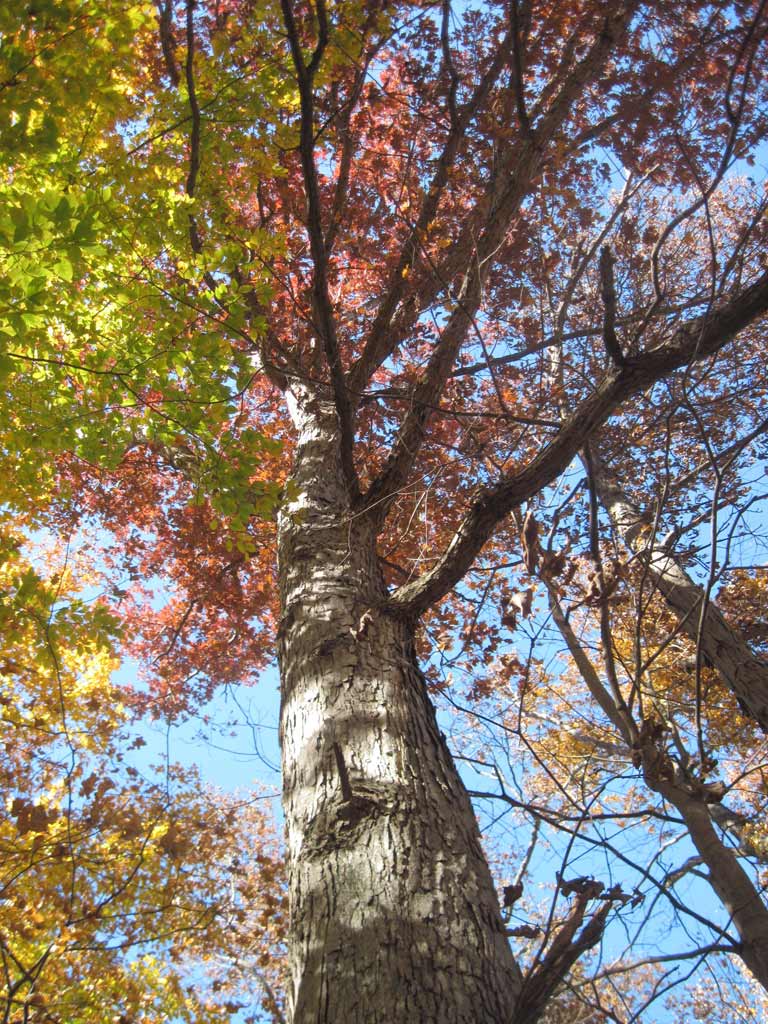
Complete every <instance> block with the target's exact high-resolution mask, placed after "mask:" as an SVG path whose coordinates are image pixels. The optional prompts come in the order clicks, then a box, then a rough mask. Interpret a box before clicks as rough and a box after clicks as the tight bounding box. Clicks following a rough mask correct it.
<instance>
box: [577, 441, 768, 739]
mask: <svg viewBox="0 0 768 1024" xmlns="http://www.w3.org/2000/svg"><path fill="white" fill-rule="evenodd" d="M591 463H592V466H591V468H592V472H593V474H594V479H595V487H596V489H597V493H598V496H599V498H600V503H601V504H602V505H603V507H604V508H605V510H606V512H607V513H608V515H609V516H610V519H611V522H612V523H613V525H614V527H615V528H616V530H617V531H618V533H619V535H620V536H621V538H622V540H623V541H624V543H625V544H626V545H627V547H628V548H629V549H630V550H631V551H634V552H638V553H639V552H641V551H642V554H643V558H644V561H645V564H646V565H647V566H648V571H649V573H650V575H651V578H652V580H653V581H654V583H655V584H656V586H657V587H658V588H659V592H660V593H661V595H662V596H663V597H664V599H665V600H666V602H667V604H668V605H669V607H670V608H671V609H672V611H673V612H674V613H675V615H676V616H677V618H678V620H679V622H680V626H681V628H682V629H683V631H684V632H685V633H686V634H687V635H688V636H689V637H690V638H691V639H692V640H693V641H694V642H697V641H698V642H700V643H701V650H702V654H703V655H704V657H705V658H706V659H707V661H708V662H709V663H710V664H711V665H712V666H713V667H714V668H715V669H716V670H717V671H718V672H719V673H720V676H721V677H722V679H723V681H724V682H725V684H726V685H727V686H728V687H729V688H730V690H731V691H732V693H733V694H734V695H735V696H736V699H737V700H738V702H739V706H740V707H741V708H742V710H743V711H744V712H745V714H747V715H749V716H750V717H751V718H754V719H755V721H756V722H758V723H759V724H760V726H761V727H762V729H763V731H764V732H767V733H768V665H766V663H765V662H764V661H762V660H761V659H760V658H757V657H755V655H754V654H753V653H752V651H751V649H750V647H749V645H748V644H747V642H746V641H745V640H744V638H743V637H742V636H741V634H740V633H739V632H738V630H736V629H734V628H733V627H732V626H731V625H730V623H729V622H728V621H727V619H726V618H725V616H724V615H723V613H722V612H721V611H720V609H719V608H718V607H717V606H716V605H715V604H713V603H712V602H711V601H709V602H707V610H706V615H705V616H704V622H703V625H702V627H701V629H699V623H700V619H701V606H702V602H703V601H704V597H705V595H704V591H703V590H702V588H701V587H699V586H697V584H696V583H694V582H693V580H692V579H691V578H690V576H689V575H688V574H687V573H686V571H685V569H683V567H682V566H681V565H680V563H679V562H678V561H677V559H676V558H675V557H674V555H673V554H672V553H671V552H670V551H668V550H667V548H665V547H664V546H663V545H661V544H655V543H654V544H651V545H649V546H646V545H645V542H644V540H643V537H642V531H643V527H644V525H645V520H644V518H643V516H642V515H641V513H640V511H639V509H637V508H636V507H635V506H634V505H633V504H632V503H631V502H630V501H629V499H628V498H627V496H626V494H625V493H624V491H623V490H622V487H621V484H620V483H619V481H618V479H617V478H616V476H615V474H614V473H613V472H612V471H611V470H610V469H609V467H608V466H606V465H605V463H604V462H603V461H602V460H601V459H600V458H599V457H598V455H597V453H596V452H595V451H594V449H593V451H592V453H591Z"/></svg>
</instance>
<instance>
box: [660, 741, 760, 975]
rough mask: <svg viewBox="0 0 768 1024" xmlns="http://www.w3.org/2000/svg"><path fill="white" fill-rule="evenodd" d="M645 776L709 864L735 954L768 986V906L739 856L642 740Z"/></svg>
mask: <svg viewBox="0 0 768 1024" xmlns="http://www.w3.org/2000/svg"><path fill="white" fill-rule="evenodd" d="M642 753H643V768H644V775H645V780H646V782H647V783H648V785H649V786H650V787H651V789H654V790H655V791H656V792H657V793H659V794H660V795H661V796H663V797H664V799H665V800H668V801H669V803H671V804H672V806H673V807H674V808H675V809H676V810H677V811H678V813H679V814H680V816H681V817H682V818H683V820H684V821H685V825H686V828H687V829H688V833H689V835H690V837H691V841H692V843H693V845H694V846H695V847H696V851H697V853H698V854H699V856H700V857H701V859H702V861H703V862H704V864H705V865H706V866H707V869H708V876H707V877H708V879H709V883H710V885H711V886H712V888H713V889H714V890H715V892H716V893H717V895H718V896H719V898H720V900H721V901H722V904H723V906H724V907H725V909H726V910H727V911H728V913H729V914H730V918H731V922H732V923H733V926H734V927H735V929H736V931H737V932H738V935H739V939H740V940H741V946H740V949H739V956H740V957H741V958H742V960H743V961H744V963H745V964H746V965H747V967H748V968H749V970H750V971H751V972H752V974H753V975H754V977H755V978H756V979H757V981H758V982H759V983H760V984H761V985H762V986H763V988H764V989H765V990H766V991H768V908H767V907H766V905H765V903H764V902H763V900H762V898H761V894H760V893H759V892H758V890H757V889H756V888H755V886H754V884H753V883H752V881H751V879H750V878H749V875H748V874H747V873H746V871H745V870H744V868H743V867H742V866H741V864H739V860H738V857H737V856H736V854H735V853H734V851H733V850H732V849H730V848H729V847H727V846H726V845H725V843H723V842H722V840H721V839H720V837H719V836H718V834H717V832H716V830H715V828H714V826H713V824H712V819H711V817H710V811H709V808H708V806H707V804H706V802H705V799H704V798H703V796H702V795H701V794H696V793H693V792H692V789H693V788H694V787H692V786H691V784H690V782H689V781H688V780H686V779H683V778H681V777H680V776H679V773H678V772H676V771H675V769H674V767H673V766H672V765H671V763H670V762H669V761H668V759H667V758H665V757H664V755H663V753H660V750H659V748H658V747H657V746H656V745H655V744H654V743H653V742H652V741H650V740H645V741H644V742H642Z"/></svg>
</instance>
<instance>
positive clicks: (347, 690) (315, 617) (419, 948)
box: [279, 392, 520, 1024]
mask: <svg viewBox="0 0 768 1024" xmlns="http://www.w3.org/2000/svg"><path fill="white" fill-rule="evenodd" d="M294 397H295V398H296V399H297V400H296V401H295V402H294V406H293V410H292V412H293V416H294V422H295V425H296V428H297V435H298V438H297V439H298V444H297V452H296V459H295V465H294V472H293V476H292V482H291V487H292V491H291V492H290V494H291V497H290V500H288V501H287V502H286V503H285V505H284V508H283V510H282V512H281V515H280V521H279V578H280V598H281V607H282V621H281V626H280V631H279V656H280V667H281V680H282V713H281V742H282V754H283V773H284V809H285V817H286V826H287V843H288V856H289V860H290V884H291V907H292V915H293V916H292V920H291V934H290V940H289V942H290V951H289V956H290V966H291V972H292V991H291V993H290V995H291V1003H292V1016H291V1019H292V1020H293V1021H294V1022H295V1024H307V1022H309V1021H312V1022H313V1024H314V1022H327V1024H340V1022H342V1021H343V1022H344V1024H355V1022H359V1024H375V1022H378V1021H382V1022H383V1021H387V1022H388V1024H389V1022H393V1024H397V1022H402V1024H406V1022H408V1024H413V1022H415V1021H419V1022H427V1021H440V1022H441V1024H453V1022H456V1024H458V1022H465V1024H470V1022H472V1024H483V1022H487V1024H491V1022H493V1024H498V1022H500V1021H504V1020H508V1019H509V1018H510V1017H511V1013H512V1010H513V1007H514V1001H515V996H516V994H517V992H518V991H519V986H520V977H519V972H518V969H517V967H516V965H515V962H514V960H513V958H512V955H511V952H510V949H509V945H508V941H507V939H506V937H505V934H504V925H503V923H502V920H501V916H500V912H499V905H498V900H497V895H496V893H495V891H494V887H493V883H492V880H491V876H490V873H489V870H488V867H487V864H486V861H485V858H484V856H483V853H482V850H481V847H480V841H479V834H478V829H477V824H476V821H475V817H474V813H473V811H472V808H471V805H470V802H469V798H468V796H467V794H466V791H465V789H464V786H463V784H462V782H461V780H460V779H459V777H458V774H457V772H456V769H455V767H454V765H453V762H452V759H451V756H450V754H449V752H448V749H447V747H446V744H445V742H444V740H443V737H442V736H441V733H440V730H439V728H438V725H437V722H436V719H435V714H434V710H433V707H432V704H431V702H430V700H429V697H428V694H427V691H426V687H425V684H424V679H423V677H422V675H421V673H420V672H419V669H418V667H417V664H416V661H415V658H414V653H413V635H412V627H411V625H409V623H408V622H407V621H405V620H403V619H398V618H396V617H393V616H391V615H390V614H387V613H385V612H384V611H383V605H384V598H385V591H384V584H383V581H382V578H381V574H380V572H379V566H378V561H377V557H376V552H375V536H374V534H373V530H372V528H371V526H370V525H369V524H368V523H367V521H366V519H365V517H359V516H357V517H356V516H354V515H352V514H350V508H349V498H348V487H347V483H346V481H345V478H344V473H343V468H342V465H341V458H340V454H339V441H338V437H339V429H338V418H337V414H336V411H335V409H334V406H333V403H332V402H330V401H325V400H323V401H320V400H318V399H317V398H313V397H312V396H310V395H309V394H308V393H306V392H305V393H303V394H298V395H296V394H295V395H294Z"/></svg>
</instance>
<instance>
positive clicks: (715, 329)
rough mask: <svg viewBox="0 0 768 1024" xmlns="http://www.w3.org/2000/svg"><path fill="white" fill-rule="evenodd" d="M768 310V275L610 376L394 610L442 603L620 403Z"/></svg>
mask: <svg viewBox="0 0 768 1024" xmlns="http://www.w3.org/2000/svg"><path fill="white" fill-rule="evenodd" d="M767 310H768V271H766V272H765V273H763V274H762V275H761V276H760V277H759V278H758V279H757V280H756V281H755V282H754V284H752V285H751V286H750V287H748V288H746V289H744V291H742V292H741V293H740V294H738V295H736V296H734V297H733V298H732V299H731V300H730V301H729V302H728V303H727V304H726V305H724V306H722V307H721V308H720V309H719V310H715V311H713V312H712V313H710V314H705V315H704V316H701V317H697V318H696V319H695V320H692V321H691V322H690V323H688V324H686V325H684V326H682V327H680V328H679V329H678V330H677V332H676V333H675V334H674V336H673V337H672V339H671V340H670V341H669V342H667V343H666V344H664V345H660V346H659V347H658V348H656V349H652V350H651V351H650V352H646V353H644V354H643V355H641V356H638V357H637V358H633V359H628V360H627V363H626V365H625V366H624V367H622V368H621V369H613V370H611V371H609V372H608V373H607V374H606V375H605V377H604V378H603V380H602V381H601V382H600V384H599V385H598V386H597V387H596V389H595V390H594V391H593V392H592V394H591V395H589V397H588V398H586V399H584V401H583V402H582V403H581V404H580V405H579V406H578V407H577V408H576V409H575V410H574V412H573V413H572V414H571V415H570V416H569V417H568V419H566V420H565V421H564V422H563V424H562V426H561V428H560V430H559V431H558V433H557V434H556V435H555V437H554V438H553V439H552V440H551V441H550V442H549V444H547V445H546V446H545V447H544V448H543V450H542V451H541V452H540V453H539V454H538V455H537V456H536V458H534V459H533V460H532V461H531V462H530V463H528V465H527V466H526V467H525V468H524V469H522V470H520V471H519V472H517V473H513V474H511V475H509V476H505V477H503V478H502V479H501V480H500V481H499V482H498V483H497V484H495V485H494V486H493V487H491V488H488V489H486V490H484V491H483V492H482V493H481V495H480V496H479V497H478V498H477V499H476V500H475V501H474V502H473V504H472V506H471V507H470V509H469V511H468V513H467V515H466V516H465V518H464V521H463V522H462V523H461V525H460V526H459V528H458V530H457V531H456V533H455V534H454V536H453V538H452V540H451V542H450V544H449V545H448V547H447V549H446V551H445V552H444V554H443V556H442V557H441V558H440V559H439V560H438V561H437V563H436V564H435V566H434V568H432V569H431V570H430V571H429V572H428V573H425V574H424V575H423V576H421V577H419V578H418V579H417V580H414V581H413V582H412V583H409V584H407V585H406V586H404V587H401V588H400V589H399V590H398V591H396V592H395V594H394V595H393V597H392V605H393V608H395V609H398V610H399V611H400V612H401V613H402V614H405V615H409V616H418V615H421V614H422V613H423V612H424V611H426V609H427V608H429V607H430V606H431V605H432V604H434V603H435V602H437V601H439V600H440V599H441V598H442V597H444V596H445V594H447V593H448V592H449V591H450V590H451V589H452V588H453V587H454V586H455V585H456V583H458V581H459V580H460V579H461V578H462V577H463V576H464V574H465V573H466V572H467V571H468V570H469V568H470V567H471V565H472V562H473V561H474V560H475V558H476V557H477V555H478V554H479V552H480V550H481V548H482V547H483V545H484V544H485V542H486V541H487V540H488V539H489V538H490V537H491V535H492V534H493V532H494V530H495V529H496V526H497V525H498V524H499V523H500V522H501V521H502V520H503V519H504V518H505V517H506V516H507V515H509V513H510V512H511V511H512V509H514V508H517V507H519V506H520V505H522V504H523V502H525V501H527V500H528V499H529V498H531V497H532V496H533V495H535V494H538V493H539V491H541V490H542V488H544V487H546V486H547V484H549V483H551V482H552V481H553V480H554V479H555V478H556V477H557V476H558V475H559V474H560V473H562V472H563V470H565V469H566V467H567V466H568V464H569V463H570V461H571V460H572V459H573V458H574V456H575V455H576V454H577V452H578V451H579V450H580V449H581V448H583V447H584V443H585V442H586V441H588V440H589V438H590V437H592V436H593V435H594V433H595V431H596V430H597V429H598V428H599V427H601V426H602V425H603V424H604V423H605V422H606V421H607V420H608V419H609V418H610V417H611V416H612V415H613V413H615V412H616V410H617V409H618V408H619V406H620V405H621V403H622V402H624V401H626V399H627V398H629V397H630V396H632V395H634V394H637V393H638V392H640V391H642V390H643V389H645V388H647V387H649V386H650V385H652V384H654V383H655V382H656V381H658V380H661V379H662V378H663V377H666V376H668V375H669V374H671V373H673V372H674V371H675V370H679V369H681V368H682V367H684V366H687V365H688V364H689V363H691V362H696V361H699V360H702V359H705V358H707V357H708V356H711V355H714V354H715V353H716V352H719V351H720V349H721V348H723V346H724V345H726V344H727V343H728V342H729V341H731V340H732V339H733V338H734V337H735V336H736V334H738V332H739V331H741V330H743V329H744V328H745V327H747V326H748V325H749V324H751V323H752V322H753V321H754V320H755V319H756V318H757V317H759V316H761V315H762V314H763V313H765V312H766V311H767Z"/></svg>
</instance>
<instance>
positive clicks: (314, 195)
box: [281, 0, 359, 500]
mask: <svg viewBox="0 0 768 1024" xmlns="http://www.w3.org/2000/svg"><path fill="white" fill-rule="evenodd" d="M281 7H282V11H283V20H284V23H285V28H286V31H287V33H288V42H289V45H290V48H291V56H292V57H293V63H294V67H295V68H296V78H297V82H298V86H299V97H300V102H301V126H300V129H299V154H300V156H301V169H302V174H303V178H304V190H305V192H306V196H307V234H308V235H309V247H310V252H311V255H312V265H313V274H312V312H313V319H314V322H315V327H316V328H317V332H318V334H319V335H320V340H321V342H322V346H323V351H324V353H325V358H326V362H327V364H328V370H329V372H330V375H331V386H332V388H333V397H334V402H335V404H336V412H337V415H338V417H339V425H340V428H341V441H340V456H341V464H342V468H343V470H344V477H345V479H346V482H347V486H348V488H349V491H350V496H351V497H352V499H353V500H354V499H355V498H356V497H357V496H358V494H359V484H358V479H357V473H356V471H355V466H354V461H353V457H352V449H353V443H354V432H353V427H352V406H351V403H350V401H349V393H348V391H347V386H346V381H345V379H344V369H343V367H342V363H341V354H340V352H339V343H338V338H337V336H336V319H335V317H334V315H333V307H332V304H331V298H330V294H329V290H328V259H327V251H326V244H325V238H324V235H323V225H322V216H321V203H320V189H319V187H318V181H317V168H316V166H315V128H314V93H313V80H314V75H315V72H316V71H317V69H318V67H319V66H320V62H321V60H322V56H323V53H324V52H325V48H326V45H327V43H328V19H327V12H326V10H325V5H324V3H322V2H321V0H318V3H317V15H318V20H319V33H318V42H317V46H316V47H315V51H314V53H313V55H312V59H311V60H310V62H309V64H306V63H305V61H304V55H303V53H302V49H301V40H300V38H299V32H298V27H297V25H296V21H295V18H294V16H293V8H292V6H291V0H281Z"/></svg>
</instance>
